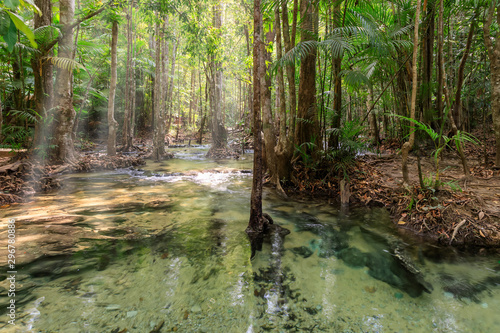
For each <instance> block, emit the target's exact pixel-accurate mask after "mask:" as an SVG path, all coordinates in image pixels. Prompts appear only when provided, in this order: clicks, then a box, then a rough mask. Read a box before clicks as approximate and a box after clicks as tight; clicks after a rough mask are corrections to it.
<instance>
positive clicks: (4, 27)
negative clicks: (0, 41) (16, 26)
mask: <svg viewBox="0 0 500 333" xmlns="http://www.w3.org/2000/svg"><path fill="white" fill-rule="evenodd" d="M9 27H10V18H9V15H7V13H6V12H4V11H0V36H3V35H5V34H6V33H7V32H9Z"/></svg>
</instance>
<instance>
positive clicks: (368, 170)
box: [284, 135, 500, 248]
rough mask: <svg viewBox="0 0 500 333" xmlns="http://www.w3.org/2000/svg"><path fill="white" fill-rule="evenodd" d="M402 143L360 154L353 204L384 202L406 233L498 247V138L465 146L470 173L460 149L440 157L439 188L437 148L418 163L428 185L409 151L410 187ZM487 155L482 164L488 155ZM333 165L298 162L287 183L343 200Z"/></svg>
mask: <svg viewBox="0 0 500 333" xmlns="http://www.w3.org/2000/svg"><path fill="white" fill-rule="evenodd" d="M400 147H401V143H400V142H396V141H392V142H384V143H383V144H381V145H380V146H379V147H378V153H377V154H374V153H367V154H365V155H363V156H360V157H358V158H357V161H356V165H355V167H354V168H353V170H351V172H350V173H349V179H350V192H351V197H350V207H356V206H372V207H373V206H380V207H385V208H386V209H388V210H389V212H390V213H391V218H392V221H393V223H394V224H395V225H397V227H398V228H400V229H401V230H402V231H408V232H409V233H412V234H415V235H417V236H418V237H421V238H422V239H423V240H426V241H432V242H437V243H439V244H443V245H454V246H457V247H462V248H466V247H467V248H469V247H500V172H499V171H498V170H495V168H494V164H493V162H492V161H493V160H494V157H495V155H494V137H493V135H490V137H489V139H488V140H486V150H484V146H472V145H470V146H467V147H466V148H465V153H466V157H467V160H468V164H469V170H470V172H471V177H470V178H469V179H467V178H466V177H465V176H464V172H463V168H462V165H461V163H460V160H459V159H458V157H457V154H456V152H454V151H452V150H451V149H449V150H448V151H445V152H444V153H443V155H442V161H441V165H440V179H441V181H442V183H443V185H442V186H441V187H440V189H439V190H437V191H436V190H435V189H434V188H433V187H432V186H431V180H433V179H434V177H435V174H436V168H435V163H434V159H433V157H432V153H433V149H431V148H428V149H422V150H421V157H420V164H421V170H422V178H423V183H424V185H425V186H424V188H422V187H421V186H420V180H419V176H418V162H417V157H416V155H415V154H414V152H413V153H412V154H410V156H409V161H408V164H409V165H408V169H409V175H410V186H406V187H405V186H403V174H402V167H401V165H402V164H401V154H400ZM485 152H486V156H487V157H488V161H490V162H488V163H487V164H484V155H485ZM330 170H331V166H322V165H321V164H320V165H319V166H318V167H317V168H315V169H314V170H311V169H307V168H305V167H304V166H303V165H300V163H299V164H298V165H295V167H294V172H293V178H295V181H294V183H289V184H288V186H286V187H284V188H285V191H287V193H289V194H291V195H293V196H302V197H306V198H311V197H313V198H322V199H325V200H328V201H329V202H337V203H339V201H340V191H339V185H338V184H339V180H340V179H339V177H334V176H332V174H331V171H330Z"/></svg>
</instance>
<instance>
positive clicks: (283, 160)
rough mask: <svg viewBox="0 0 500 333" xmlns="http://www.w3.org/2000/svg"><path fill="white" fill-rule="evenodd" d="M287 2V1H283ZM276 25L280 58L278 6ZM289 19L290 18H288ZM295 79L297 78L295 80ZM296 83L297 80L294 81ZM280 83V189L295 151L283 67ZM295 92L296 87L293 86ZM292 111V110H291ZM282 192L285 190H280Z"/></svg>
mask: <svg viewBox="0 0 500 333" xmlns="http://www.w3.org/2000/svg"><path fill="white" fill-rule="evenodd" d="M283 3H285V1H283ZM275 19H276V23H275V27H276V52H277V53H276V55H277V58H278V59H281V57H282V56H283V55H282V43H281V26H280V24H281V22H280V10H279V7H277V8H276V12H275ZM287 19H288V18H287ZM293 75H295V74H293ZM294 81H295V80H294ZM294 83H295V82H294ZM277 84H278V94H279V108H278V111H277V112H276V113H277V115H278V119H279V136H278V143H277V144H276V146H275V147H274V152H275V155H276V179H277V183H276V186H277V187H278V190H280V189H281V184H280V179H286V180H288V179H290V174H291V167H292V165H291V163H290V160H291V157H292V153H293V150H292V148H293V141H292V140H291V138H290V137H289V136H288V135H287V120H288V124H289V126H290V128H291V127H292V121H293V120H292V117H288V119H287V116H286V99H285V82H284V77H283V68H281V67H280V68H278V75H277ZM293 89H294V92H295V87H294V88H293ZM290 113H292V111H291V110H290ZM280 191H281V192H282V194H284V191H282V190H280Z"/></svg>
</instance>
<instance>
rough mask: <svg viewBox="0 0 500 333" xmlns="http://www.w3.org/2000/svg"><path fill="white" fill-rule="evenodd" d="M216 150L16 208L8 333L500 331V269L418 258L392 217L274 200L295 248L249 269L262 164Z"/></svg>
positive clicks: (280, 247)
mask: <svg viewBox="0 0 500 333" xmlns="http://www.w3.org/2000/svg"><path fill="white" fill-rule="evenodd" d="M206 149H207V148H206V147H201V148H190V149H188V150H186V149H175V153H176V156H177V158H176V159H173V160H169V161H165V162H162V163H153V162H148V164H147V165H146V166H144V167H142V168H140V169H127V170H118V171H113V172H102V173H92V174H74V175H66V176H64V177H63V181H64V184H65V186H64V188H62V189H61V190H59V191H57V192H55V193H52V194H47V195H41V196H38V197H36V198H35V199H34V200H33V201H32V202H30V203H27V204H23V205H17V206H12V207H10V208H7V209H4V210H3V211H2V214H3V216H2V217H3V218H2V220H1V221H2V224H1V225H0V239H1V247H2V249H3V250H5V249H4V248H5V247H6V241H5V240H6V239H7V238H6V235H7V233H6V223H7V219H11V218H14V219H15V220H16V223H17V224H18V227H17V228H18V232H17V241H18V244H17V245H18V256H19V257H18V259H19V264H18V265H17V267H16V269H17V272H18V273H17V284H18V285H17V293H16V304H17V308H16V325H15V326H12V325H10V324H8V323H7V320H8V317H7V314H6V312H5V310H6V304H7V302H8V301H9V298H8V297H7V289H8V284H7V280H5V274H6V272H7V270H8V269H7V268H6V266H4V265H5V261H4V258H2V259H0V260H1V261H0V263H1V265H2V267H1V268H0V274H2V276H3V277H2V279H3V280H2V281H1V282H0V305H1V308H0V313H2V314H1V315H0V330H1V331H2V332H125V331H124V330H125V329H126V330H127V332H171V331H177V332H496V331H498V330H499V327H500V316H499V315H498V313H500V285H499V284H500V262H499V260H500V257H499V256H498V254H495V253H488V252H485V251H482V252H480V254H477V255H472V254H464V253H459V252H456V251H454V250H453V249H451V248H437V247H434V246H430V245H425V244H419V243H418V242H416V241H414V240H412V239H409V238H406V237H403V236H401V235H399V234H398V232H397V230H395V229H393V228H392V226H391V224H390V222H389V217H388V215H387V213H386V212H385V211H384V210H379V209H374V210H368V209H359V210H353V211H351V212H349V213H342V212H340V211H339V210H338V207H336V206H332V205H329V204H327V203H323V202H302V201H296V200H292V199H283V198H281V197H279V196H277V195H275V194H274V192H273V191H272V190H270V189H265V190H264V211H266V212H268V213H269V214H270V215H271V216H272V217H273V218H274V221H275V223H277V224H280V225H282V226H283V227H285V228H287V229H289V230H290V231H291V233H290V234H289V235H287V236H286V237H285V238H284V239H281V238H280V237H271V238H270V239H268V240H267V241H266V242H265V243H264V246H263V249H262V251H259V252H257V254H256V256H255V258H254V259H252V260H250V254H251V249H250V245H249V242H248V239H247V236H246V234H245V232H244V230H245V227H246V225H247V223H248V212H249V198H250V186H251V174H250V173H249V172H248V171H249V170H250V169H251V165H252V160H251V155H245V156H243V157H242V158H241V159H240V160H238V161H210V160H206V159H205V158H204V157H203V156H204V153H205V152H206ZM33 228H35V229H33ZM30 230H32V231H30ZM33 230H36V232H35V231H33ZM395 249H397V251H403V253H404V256H405V258H407V259H408V260H409V261H410V263H411V264H412V265H415V266H416V267H417V268H418V269H419V270H420V272H421V273H419V274H420V275H419V276H420V278H421V279H422V280H424V281H425V283H426V285H428V286H432V291H431V292H430V293H428V292H426V291H425V290H423V288H422V287H421V286H420V285H419V282H418V281H420V280H418V279H417V280H418V281H417V280H415V279H414V277H413V275H412V274H410V273H408V271H407V270H406V271H405V269H402V268H401V264H400V263H399V264H398V261H397V260H396V259H395V256H396V254H395V251H396V250H395ZM19 251H20V252H19ZM1 253H2V256H3V253H5V251H4V252H1ZM429 291H430V290H429ZM161 323H163V324H161ZM160 326H161V328H159V327H160ZM158 328H159V329H158Z"/></svg>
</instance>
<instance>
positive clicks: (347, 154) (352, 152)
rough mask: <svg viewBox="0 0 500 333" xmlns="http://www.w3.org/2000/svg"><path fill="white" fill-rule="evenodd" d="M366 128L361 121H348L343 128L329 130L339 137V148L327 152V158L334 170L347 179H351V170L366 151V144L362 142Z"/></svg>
mask: <svg viewBox="0 0 500 333" xmlns="http://www.w3.org/2000/svg"><path fill="white" fill-rule="evenodd" d="M365 130H366V127H365V126H363V125H361V124H360V123H359V121H347V122H345V124H344V125H343V126H342V127H341V128H333V129H330V130H328V131H327V132H328V133H329V134H332V135H334V136H337V137H338V140H339V146H338V147H337V148H336V149H330V150H328V151H327V152H326V154H325V158H326V160H327V161H329V162H332V163H333V170H334V171H335V172H336V173H339V172H341V173H342V174H343V177H344V178H345V179H349V170H350V169H351V168H352V167H354V165H355V163H356V156H357V155H358V154H359V153H361V152H362V151H363V150H365V149H366V145H365V143H364V142H363V141H362V140H361V135H362V134H363V132H364V131H365Z"/></svg>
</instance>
